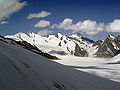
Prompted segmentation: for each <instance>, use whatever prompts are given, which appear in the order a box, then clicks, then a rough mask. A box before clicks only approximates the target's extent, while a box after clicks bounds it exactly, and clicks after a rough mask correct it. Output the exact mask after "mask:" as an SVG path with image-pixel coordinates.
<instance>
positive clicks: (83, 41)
mask: <svg viewBox="0 0 120 90" xmlns="http://www.w3.org/2000/svg"><path fill="white" fill-rule="evenodd" d="M5 37H7V38H12V39H14V40H16V41H26V42H28V43H30V44H31V45H34V46H36V47H37V48H38V49H39V50H41V51H43V52H46V53H49V54H61V55H64V54H72V55H75V56H81V57H84V56H89V55H90V54H89V52H91V51H90V50H91V48H92V44H93V42H94V41H93V40H90V39H88V38H86V37H83V36H82V35H81V34H73V35H71V36H66V35H62V34H61V33H56V34H55V35H48V36H40V35H39V34H35V33H33V32H32V33H26V34H25V33H17V34H15V35H7V36H5ZM92 51H93V50H92Z"/></svg>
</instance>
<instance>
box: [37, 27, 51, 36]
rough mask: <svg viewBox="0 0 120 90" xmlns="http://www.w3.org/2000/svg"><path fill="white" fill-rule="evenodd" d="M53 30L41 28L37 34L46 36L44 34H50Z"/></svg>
mask: <svg viewBox="0 0 120 90" xmlns="http://www.w3.org/2000/svg"><path fill="white" fill-rule="evenodd" d="M52 32H53V31H51V30H48V29H43V30H41V31H39V32H38V34H39V35H41V36H46V35H50V34H51V33H52Z"/></svg>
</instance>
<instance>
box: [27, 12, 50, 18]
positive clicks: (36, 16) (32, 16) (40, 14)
mask: <svg viewBox="0 0 120 90" xmlns="http://www.w3.org/2000/svg"><path fill="white" fill-rule="evenodd" d="M49 15H51V13H50V12H46V11H41V12H40V13H31V14H29V15H28V17H27V19H32V18H41V17H47V16H49Z"/></svg>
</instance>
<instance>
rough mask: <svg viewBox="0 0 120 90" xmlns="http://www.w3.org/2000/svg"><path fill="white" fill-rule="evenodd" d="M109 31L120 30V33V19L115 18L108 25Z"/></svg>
mask: <svg viewBox="0 0 120 90" xmlns="http://www.w3.org/2000/svg"><path fill="white" fill-rule="evenodd" d="M106 30H107V31H108V32H119V33H120V19H115V20H114V21H113V22H111V23H108V24H107V25H106Z"/></svg>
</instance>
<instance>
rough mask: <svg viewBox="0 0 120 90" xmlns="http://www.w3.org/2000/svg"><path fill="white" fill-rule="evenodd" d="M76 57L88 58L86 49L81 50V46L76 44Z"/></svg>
mask: <svg viewBox="0 0 120 90" xmlns="http://www.w3.org/2000/svg"><path fill="white" fill-rule="evenodd" d="M74 55H75V56H80V57H87V56H88V53H87V51H86V50H85V49H83V48H80V46H79V45H78V44H77V43H76V46H75V52H74Z"/></svg>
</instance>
